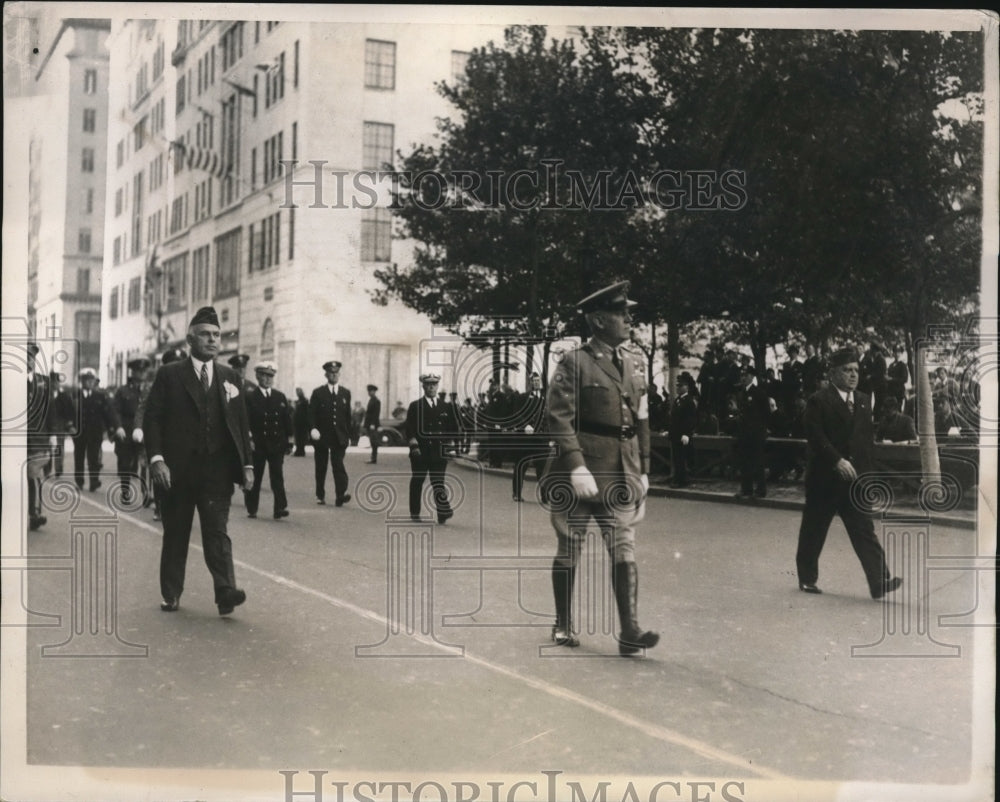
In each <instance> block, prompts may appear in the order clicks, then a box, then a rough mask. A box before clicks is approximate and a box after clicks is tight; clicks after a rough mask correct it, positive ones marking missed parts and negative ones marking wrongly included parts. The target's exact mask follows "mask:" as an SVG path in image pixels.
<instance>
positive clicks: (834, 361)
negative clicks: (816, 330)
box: [830, 348, 861, 368]
mask: <svg viewBox="0 0 1000 802" xmlns="http://www.w3.org/2000/svg"><path fill="white" fill-rule="evenodd" d="M860 361H861V358H860V357H859V356H858V352H857V351H855V350H854V349H853V348H841V349H840V350H838V351H834V352H833V353H832V354H831V355H830V367H831V368H839V367H841V366H842V365H849V364H850V363H851V362H860Z"/></svg>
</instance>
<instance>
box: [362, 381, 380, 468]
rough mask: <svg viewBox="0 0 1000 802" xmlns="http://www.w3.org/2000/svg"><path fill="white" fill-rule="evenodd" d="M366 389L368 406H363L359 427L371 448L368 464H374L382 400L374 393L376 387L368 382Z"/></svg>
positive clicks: (376, 391)
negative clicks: (363, 410) (363, 417)
mask: <svg viewBox="0 0 1000 802" xmlns="http://www.w3.org/2000/svg"><path fill="white" fill-rule="evenodd" d="M366 389H367V390H368V406H367V407H366V408H365V419H364V420H363V421H362V422H361V428H362V429H364V432H365V434H366V435H367V436H368V442H369V444H370V445H371V448H372V458H371V459H370V460H368V464H369V465H374V464H375V463H376V462H378V422H379V419H380V418H381V416H382V402H381V401H379V399H378V395H376V393H378V387H376V386H375V385H374V384H369V385H368V387H367V388H366Z"/></svg>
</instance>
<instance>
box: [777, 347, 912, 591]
mask: <svg viewBox="0 0 1000 802" xmlns="http://www.w3.org/2000/svg"><path fill="white" fill-rule="evenodd" d="M829 375H830V384H829V385H828V386H827V387H824V388H823V389H822V390H819V391H818V392H816V393H814V394H813V395H812V396H810V398H809V401H808V404H807V406H806V413H805V428H806V439H807V441H808V444H809V457H808V465H807V467H806V504H805V509H804V510H803V512H802V524H801V526H800V527H799V546H798V551H797V553H796V555H795V565H796V568H797V570H798V576H799V590H801V591H803V592H805V593H821V591H820V589H819V588H818V587H817V586H816V580H817V579H818V578H819V555H820V552H822V550H823V544H824V542H825V541H826V534H827V531H828V530H829V528H830V522H831V521H832V520H833V516H834V515H835V514H836V515H839V516H840V519H841V520H842V521H843V522H844V527H845V528H846V529H847V535H848V537H850V539H851V545H852V546H853V547H854V552H855V553H856V554H857V555H858V559H859V560H860V561H861V567H862V568H863V569H864V572H865V577H866V579H867V580H868V589H869V590H870V591H871V595H872V598H873V599H881V598H882V597H883V596H885V594H886V593H891V592H892V591H894V590H896V589H897V588H898V587H899V586H900V585H902V584H903V580H902V579H900V578H899V577H890V576H889V569H888V567H887V566H886V562H885V552H884V551H883V549H882V545H881V544H880V543H879V542H878V538H877V537H876V536H875V527H874V525H873V524H872V520H871V517H870V516H869V515H867V514H866V512H865V511H864V510H862V509H861V508H860V506H859V505H860V503H861V499H860V498H854V497H853V496H852V493H851V486H852V485H853V483H854V481H855V480H856V479H857V478H858V476H860V475H862V474H864V473H867V472H868V471H870V470H872V467H873V463H872V451H873V448H872V445H873V443H874V433H873V429H872V406H871V400H870V398H869V396H867V395H866V394H864V393H861V392H858V391H857V386H858V377H859V375H860V366H859V357H858V353H857V351H855V350H854V349H853V348H842V349H840V350H839V351H837V352H836V353H834V354H833V355H832V356H831V357H830V374H829ZM855 495H858V496H860V494H855Z"/></svg>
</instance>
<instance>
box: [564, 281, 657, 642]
mask: <svg viewBox="0 0 1000 802" xmlns="http://www.w3.org/2000/svg"><path fill="white" fill-rule="evenodd" d="M628 288H629V282H627V281H623V282H619V283H617V284H612V285H611V286H609V287H605V288H604V289H602V290H598V291H597V292H595V293H594V294H592V295H590V296H588V297H586V298H584V299H583V300H582V301H580V303H579V304H578V307H579V310H580V312H582V313H583V315H584V316H585V318H586V320H587V324H588V326H589V327H590V330H591V332H592V334H593V336H592V337H591V339H590V340H589V341H588V342H586V343H585V344H584V345H582V346H581V347H580V348H577V349H576V350H573V351H569V352H567V353H566V355H565V357H564V359H563V360H562V362H560V363H559V365H558V366H557V367H556V370H555V373H554V375H553V377H552V381H551V382H550V384H549V388H548V397H547V406H548V433H549V437H550V438H551V439H552V440H553V441H554V443H555V446H556V452H555V454H554V455H553V458H552V460H551V463H550V467H549V470H548V471H547V474H549V475H547V477H546V482H547V484H548V487H549V491H548V492H549V496H550V498H551V499H553V504H552V508H551V517H552V524H553V527H554V528H555V531H556V536H557V538H558V544H559V545H558V551H557V552H556V556H555V559H554V561H553V564H552V590H553V595H554V597H555V607H556V623H555V626H554V627H553V630H552V639H553V640H554V641H555V643H556V644H557V645H563V646H577V645H579V641H578V640H577V639H576V637H575V636H574V635H573V629H572V621H571V620H570V609H571V600H572V597H573V585H574V581H575V577H576V569H577V564H578V562H579V559H580V553H581V551H582V548H583V544H584V542H585V538H586V530H587V525H588V524H589V522H590V520H591V519H593V520H594V521H595V522H596V523H597V525H598V526H599V527H600V530H601V536H602V538H603V539H604V545H605V547H606V548H607V550H608V553H609V554H610V556H611V560H612V566H613V567H612V575H611V584H612V587H613V589H614V595H615V601H616V603H617V607H618V617H619V620H620V622H621V627H620V631H619V633H618V651H619V654H621V655H622V656H632V655H636V654H639V653H641V652H642V651H643V650H644V649H647V648H650V647H652V646H655V645H656V644H657V643H658V642H659V640H660V636H659V634H658V633H656V632H650V631H644V630H642V629H641V628H640V626H639V623H638V620H637V608H638V569H637V567H636V563H635V527H636V525H637V524H638V523H639V522H640V521H641V520H642V519H643V517H644V515H645V499H646V493H647V491H648V490H649V478H648V470H649V453H650V452H649V405H648V400H647V398H646V377H645V368H644V366H643V365H642V363H641V362H640V361H639V360H637V359H635V358H634V356H633V355H632V354H631V353H629V352H628V350H626V349H624V348H622V347H621V346H622V345H623V344H624V343H627V342H628V340H629V333H630V326H631V315H630V314H629V307H630V306H633V305H634V302H633V301H630V300H629V299H628ZM559 488H563V489H566V490H569V491H570V492H569V494H568V496H569V503H567V504H563V503H560V497H563V496H566V495H567V494H565V493H563V492H561V491H560V490H559Z"/></svg>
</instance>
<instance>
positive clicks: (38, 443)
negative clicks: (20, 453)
mask: <svg viewBox="0 0 1000 802" xmlns="http://www.w3.org/2000/svg"><path fill="white" fill-rule="evenodd" d="M27 391H28V394H27V396H26V400H27V409H28V425H27V433H28V438H27V446H28V453H29V454H38V453H41V452H43V451H47V450H48V448H49V435H50V434H53V433H55V404H54V403H53V400H52V398H51V395H50V393H49V379H48V377H47V376H43V375H41V374H39V373H35V374H32V378H30V379H28V382H27Z"/></svg>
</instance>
